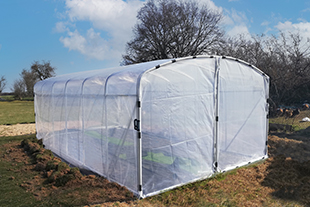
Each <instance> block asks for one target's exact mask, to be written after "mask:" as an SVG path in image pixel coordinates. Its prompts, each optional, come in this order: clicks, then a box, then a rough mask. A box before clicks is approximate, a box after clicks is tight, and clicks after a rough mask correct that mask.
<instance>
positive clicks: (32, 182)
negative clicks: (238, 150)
mask: <svg viewBox="0 0 310 207" xmlns="http://www.w3.org/2000/svg"><path fill="white" fill-rule="evenodd" d="M1 127H2V128H0V132H1V131H2V134H4V133H7V132H8V131H10V130H11V131H15V128H14V127H16V128H20V131H19V132H17V134H20V133H23V132H25V133H27V134H30V133H35V131H34V129H33V130H32V131H31V130H29V128H31V127H32V126H31V125H27V124H23V125H19V126H17V125H13V126H6V128H5V130H6V131H7V132H4V130H3V129H4V128H3V126H1ZM23 128H25V129H27V130H25V129H23ZM309 135H310V129H309V130H301V131H300V132H298V133H284V132H282V133H278V132H274V133H271V134H270V135H269V137H268V154H269V158H268V159H267V160H265V161H262V162H260V163H257V164H255V165H252V166H250V167H244V168H240V169H238V170H234V171H231V172H228V173H227V174H226V175H218V176H216V177H215V178H213V179H209V180H208V181H202V182H198V183H196V184H193V185H187V186H185V187H181V188H178V189H175V190H173V191H169V192H167V193H163V194H160V195H157V196H153V197H150V198H146V199H143V200H137V199H136V198H135V197H134V196H133V195H132V194H131V193H130V192H129V191H128V190H126V189H125V188H124V187H121V186H119V185H117V184H114V183H111V182H109V181H107V180H106V179H104V178H101V177H98V176H92V175H87V176H83V177H79V176H77V177H78V179H71V180H70V181H68V182H66V183H65V184H64V185H62V184H61V183H60V184H59V183H58V184H57V182H55V180H56V179H55V180H53V181H51V182H50V183H47V180H48V177H53V176H51V174H52V173H53V172H54V171H55V170H54V171H53V170H50V171H48V170H46V166H45V167H42V169H40V165H39V163H40V161H38V160H35V161H33V160H32V161H29V159H30V158H31V156H32V155H31V152H29V150H28V151H27V152H26V153H25V148H24V147H22V145H21V143H20V142H11V143H7V144H5V146H4V147H5V149H6V150H5V153H3V154H0V160H1V159H2V160H3V161H9V162H11V163H12V166H13V165H17V164H20V163H24V165H23V167H22V168H21V169H20V170H19V172H14V173H26V172H28V171H34V170H35V171H37V172H38V174H37V175H36V176H34V177H33V178H32V179H28V180H25V181H24V182H23V183H21V184H20V187H21V188H23V189H24V190H25V191H28V192H31V193H32V194H33V195H34V197H35V198H36V199H37V200H42V199H47V198H51V197H57V196H60V194H63V192H70V193H68V196H71V197H72V196H73V197H80V198H81V199H82V198H83V199H84V201H83V202H82V203H85V204H86V203H87V204H89V205H90V204H93V206H309V205H310V138H309ZM0 136H1V135H0ZM30 151H31V150H30ZM33 151H34V150H33ZM36 152H38V150H37V151H36ZM32 159H33V156H32ZM52 159H56V160H57V158H52ZM57 162H58V161H57ZM8 170H12V169H10V168H9V169H8ZM40 170H41V171H40ZM69 171H70V170H65V171H63V172H66V173H67V174H70V173H69ZM48 173H50V174H48ZM63 174H65V173H63ZM9 179H12V180H14V179H15V178H14V176H12V177H10V178H9ZM43 183H45V184H44V185H43ZM46 183H47V184H46ZM75 188H82V189H84V191H87V194H85V193H81V191H73V190H72V189H75ZM63 199H66V197H64V198H63ZM115 202H116V203H115ZM100 203H101V204H100ZM94 204H96V205H94ZM211 204H214V205H211Z"/></svg>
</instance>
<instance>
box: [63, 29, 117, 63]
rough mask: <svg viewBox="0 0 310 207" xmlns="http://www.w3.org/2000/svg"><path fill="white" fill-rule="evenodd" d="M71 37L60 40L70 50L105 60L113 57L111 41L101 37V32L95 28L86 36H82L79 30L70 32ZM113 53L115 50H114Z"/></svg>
mask: <svg viewBox="0 0 310 207" xmlns="http://www.w3.org/2000/svg"><path fill="white" fill-rule="evenodd" d="M68 36H69V37H61V38H60V42H62V43H63V45H64V46H65V47H67V48H69V51H71V50H76V51H79V52H80V53H82V54H83V55H86V56H87V57H89V58H96V59H98V60H104V59H107V58H109V57H111V55H112V54H111V53H110V49H109V46H110V45H109V43H108V42H107V41H106V40H104V39H103V38H101V37H100V33H96V32H95V31H94V29H93V28H91V29H89V30H88V31H87V34H86V36H85V37H84V36H82V35H81V34H80V33H79V32H78V31H77V30H75V31H74V32H71V31H69V32H68ZM112 53H113V52H112Z"/></svg>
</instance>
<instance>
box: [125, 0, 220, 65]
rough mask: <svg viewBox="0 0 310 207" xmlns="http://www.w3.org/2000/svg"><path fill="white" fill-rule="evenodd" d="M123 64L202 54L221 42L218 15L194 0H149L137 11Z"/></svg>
mask: <svg viewBox="0 0 310 207" xmlns="http://www.w3.org/2000/svg"><path fill="white" fill-rule="evenodd" d="M137 18H138V23H137V24H136V25H135V27H134V29H133V32H134V39H133V40H132V41H130V42H128V43H127V45H126V55H123V64H125V65H128V64H132V63H139V62H146V61H150V60H157V59H166V58H176V57H184V56H193V55H199V54H206V53H208V52H210V51H211V50H212V47H216V46H217V45H218V44H220V43H221V39H222V37H223V31H222V30H221V29H220V27H219V22H220V21H221V19H222V14H221V13H219V12H215V11H212V10H210V9H209V8H208V7H207V5H206V4H204V5H200V4H199V3H198V1H194V0H193V1H182V0H179V1H177V0H149V1H148V2H147V3H146V4H145V5H144V7H142V8H141V10H140V11H139V12H138V15H137Z"/></svg>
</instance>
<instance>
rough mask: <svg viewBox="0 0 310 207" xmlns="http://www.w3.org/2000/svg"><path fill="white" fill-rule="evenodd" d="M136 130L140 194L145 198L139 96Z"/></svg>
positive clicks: (135, 121)
mask: <svg viewBox="0 0 310 207" xmlns="http://www.w3.org/2000/svg"><path fill="white" fill-rule="evenodd" d="M134 128H135V130H136V131H137V156H138V159H137V164H138V166H137V167H138V170H137V174H138V175H137V176H138V177H137V178H138V193H139V197H140V198H142V197H143V193H142V139H141V137H142V135H141V131H140V130H141V101H140V100H139V95H138V98H137V119H135V120H134Z"/></svg>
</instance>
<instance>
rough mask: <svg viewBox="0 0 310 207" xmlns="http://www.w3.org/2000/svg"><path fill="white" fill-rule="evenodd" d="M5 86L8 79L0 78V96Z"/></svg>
mask: <svg viewBox="0 0 310 207" xmlns="http://www.w3.org/2000/svg"><path fill="white" fill-rule="evenodd" d="M5 86H6V79H5V77H4V76H1V78H0V94H1V93H2V91H3V90H4V89H5Z"/></svg>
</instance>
